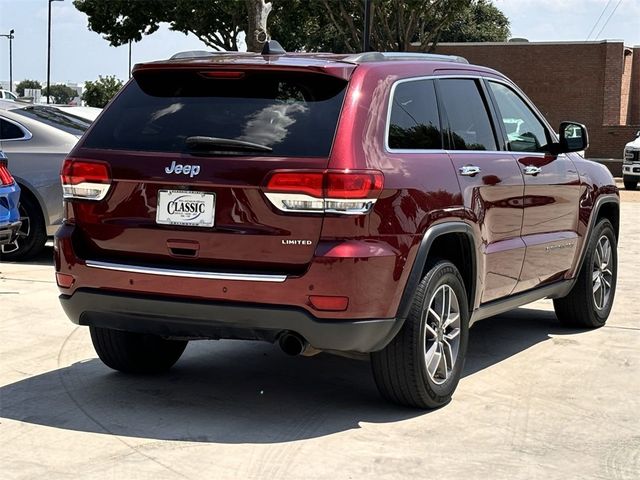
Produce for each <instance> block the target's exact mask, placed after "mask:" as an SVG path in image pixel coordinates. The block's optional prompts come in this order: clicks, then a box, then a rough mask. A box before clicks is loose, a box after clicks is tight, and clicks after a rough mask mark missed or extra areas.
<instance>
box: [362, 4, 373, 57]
mask: <svg viewBox="0 0 640 480" xmlns="http://www.w3.org/2000/svg"><path fill="white" fill-rule="evenodd" d="M371 2H372V0H364V32H363V35H362V37H363V38H362V51H363V52H370V51H371Z"/></svg>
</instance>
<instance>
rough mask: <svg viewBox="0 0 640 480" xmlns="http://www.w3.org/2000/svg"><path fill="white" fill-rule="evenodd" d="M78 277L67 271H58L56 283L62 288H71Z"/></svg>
mask: <svg viewBox="0 0 640 480" xmlns="http://www.w3.org/2000/svg"><path fill="white" fill-rule="evenodd" d="M75 281H76V279H75V278H73V275H68V274H66V273H59V272H58V273H56V283H57V284H58V286H59V287H62V288H71V286H72V285H73V284H74V283H75Z"/></svg>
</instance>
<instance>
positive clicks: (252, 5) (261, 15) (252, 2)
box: [246, 0, 271, 53]
mask: <svg viewBox="0 0 640 480" xmlns="http://www.w3.org/2000/svg"><path fill="white" fill-rule="evenodd" d="M246 2H247V12H248V20H249V28H248V29H247V37H246V42H247V51H248V52H258V53H260V52H261V51H262V47H263V46H264V44H265V42H266V41H267V40H269V34H268V33H267V18H268V17H269V13H271V2H265V1H264V0H246Z"/></svg>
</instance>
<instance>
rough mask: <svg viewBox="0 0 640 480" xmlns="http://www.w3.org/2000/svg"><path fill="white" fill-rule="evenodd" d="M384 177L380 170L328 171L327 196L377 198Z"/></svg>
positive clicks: (326, 178)
mask: <svg viewBox="0 0 640 480" xmlns="http://www.w3.org/2000/svg"><path fill="white" fill-rule="evenodd" d="M383 181H384V177H383V176H382V173H380V172H362V173H361V172H356V173H352V172H327V174H326V175H325V196H326V197H328V198H377V197H378V195H380V192H381V191H382V184H383Z"/></svg>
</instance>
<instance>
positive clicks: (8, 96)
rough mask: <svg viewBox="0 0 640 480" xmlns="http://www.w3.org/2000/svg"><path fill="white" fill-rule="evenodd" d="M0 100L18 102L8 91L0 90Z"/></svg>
mask: <svg viewBox="0 0 640 480" xmlns="http://www.w3.org/2000/svg"><path fill="white" fill-rule="evenodd" d="M0 99H2V100H8V101H10V102H15V101H16V100H18V97H16V95H15V94H14V93H12V92H10V91H9V90H0Z"/></svg>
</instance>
